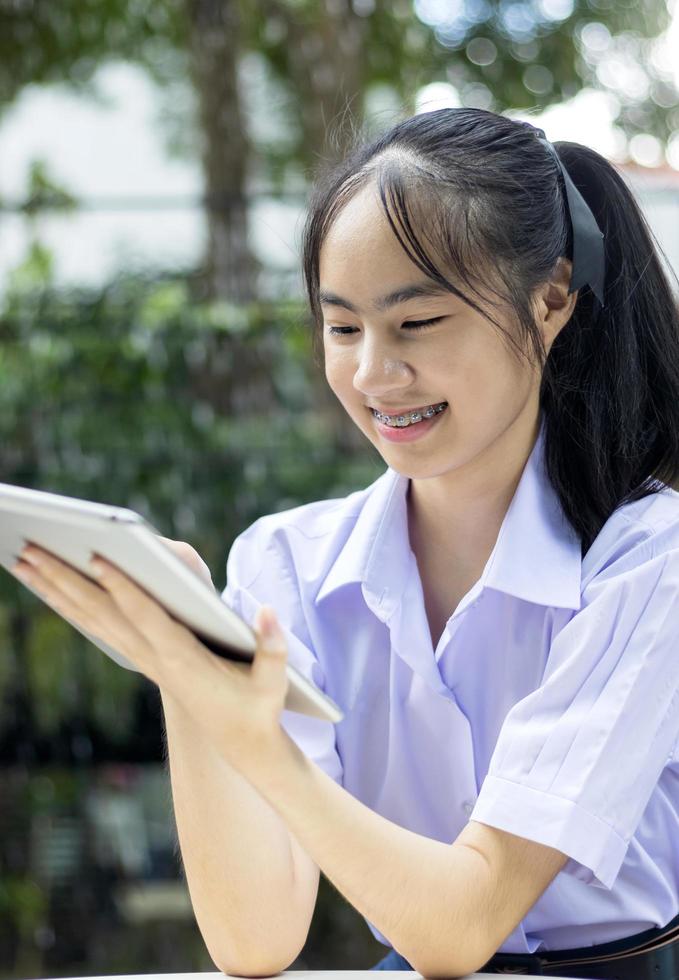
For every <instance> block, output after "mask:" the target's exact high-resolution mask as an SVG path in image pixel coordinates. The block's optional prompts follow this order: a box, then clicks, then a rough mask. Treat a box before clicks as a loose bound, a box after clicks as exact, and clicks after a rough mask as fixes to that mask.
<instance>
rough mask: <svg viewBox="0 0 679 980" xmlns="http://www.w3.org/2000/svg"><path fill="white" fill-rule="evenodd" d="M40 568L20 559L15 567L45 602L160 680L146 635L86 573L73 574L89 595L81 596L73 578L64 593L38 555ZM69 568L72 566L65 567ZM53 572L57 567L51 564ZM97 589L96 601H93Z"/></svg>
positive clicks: (153, 679)
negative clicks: (143, 634) (45, 571)
mask: <svg viewBox="0 0 679 980" xmlns="http://www.w3.org/2000/svg"><path fill="white" fill-rule="evenodd" d="M38 560H39V561H40V569H39V568H38V567H37V566H36V565H31V564H28V562H24V561H21V562H19V563H18V564H17V565H15V566H14V567H13V568H12V571H13V573H14V574H15V575H16V576H17V578H18V579H20V581H23V582H25V583H26V585H29V586H30V587H31V588H32V589H33V590H34V591H35V592H36V593H37V594H38V595H39V596H40V598H42V599H44V601H45V602H47V603H49V605H50V606H51V607H52V608H53V609H54V610H55V611H56V612H57V613H59V615H61V616H64V617H66V618H67V619H69V620H70V621H71V622H72V624H73V625H74V626H76V627H77V628H80V629H82V630H84V631H85V632H87V633H88V634H90V636H91V637H93V638H95V639H98V640H102V641H103V642H104V643H106V644H107V645H108V646H110V647H112V648H113V649H114V650H116V651H117V652H119V653H121V654H123V656H124V657H126V658H127V659H128V660H130V661H131V663H133V664H134V665H135V666H136V667H137V668H138V669H139V670H141V671H142V672H143V673H144V674H146V676H147V677H149V679H150V680H152V681H154V682H155V683H157V677H156V671H155V667H154V661H155V657H154V656H153V651H152V650H151V649H150V647H149V645H148V642H147V640H146V638H145V637H144V636H142V634H141V633H140V632H139V631H138V630H137V629H136V628H135V626H134V624H133V623H131V622H130V621H129V620H127V619H126V618H125V617H124V616H123V615H122V613H121V612H120V610H119V609H118V607H117V606H116V605H115V603H114V602H113V600H112V598H111V597H110V596H109V595H108V593H107V592H106V591H105V590H104V589H102V588H99V586H92V583H91V582H90V581H89V579H87V578H86V577H85V576H84V575H79V573H74V574H75V575H76V576H77V577H78V578H79V579H80V580H81V581H82V583H83V585H82V591H83V593H87V594H86V595H84V597H83V596H79V595H78V592H77V585H74V583H73V582H72V581H71V583H70V585H69V594H67V593H65V592H62V591H61V590H60V589H59V587H58V586H57V585H56V584H55V579H54V578H52V579H48V578H46V577H45V575H44V574H43V570H44V567H45V566H44V564H43V561H42V556H39V559H38ZM66 567H69V566H66ZM52 574H54V566H52ZM93 590H94V594H95V601H94V602H93V601H92V597H91V596H92V592H93Z"/></svg>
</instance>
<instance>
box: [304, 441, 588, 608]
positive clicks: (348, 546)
mask: <svg viewBox="0 0 679 980" xmlns="http://www.w3.org/2000/svg"><path fill="white" fill-rule="evenodd" d="M408 483H409V477H406V476H403V475H402V474H400V473H397V472H396V471H395V470H393V469H391V467H388V468H387V470H386V472H385V473H383V474H382V476H380V477H379V478H378V479H377V480H376V481H375V482H374V483H373V484H372V486H371V487H370V488H369V490H368V496H367V498H366V501H365V504H364V506H363V508H362V510H361V511H360V513H359V515H358V518H357V520H356V523H355V525H354V527H353V530H352V532H351V534H350V535H349V538H348V539H347V541H346V543H345V544H344V546H343V548H342V550H341V551H340V553H339V555H338V556H337V558H336V559H335V561H334V562H333V564H332V565H331V566H330V569H329V571H328V573H327V575H326V576H325V578H324V579H323V581H322V582H321V586H320V588H319V590H318V593H317V595H316V600H315V601H316V603H317V604H318V603H320V602H321V601H322V600H323V599H325V598H326V597H327V596H328V595H330V594H331V593H332V592H334V591H335V590H336V589H339V588H341V587H342V586H344V585H347V584H349V583H352V582H361V583H363V586H364V591H367V592H369V593H372V595H373V596H375V599H376V601H377V603H378V605H382V604H383V603H390V602H393V601H394V600H396V599H398V598H399V597H400V596H401V594H402V593H403V590H404V588H405V584H406V580H407V575H408V570H409V567H410V561H411V559H412V557H413V553H412V550H411V548H410V541H409V536H408V513H407V501H406V491H407V489H408ZM581 576H582V555H581V548H580V538H579V537H578V535H577V534H576V532H575V530H574V529H573V527H572V525H571V524H570V523H569V521H568V520H567V518H566V516H565V514H564V512H563V509H562V507H561V503H560V501H559V498H558V496H557V494H556V492H555V490H554V488H553V487H552V484H551V481H550V480H549V478H548V476H547V473H546V470H545V465H544V422H543V424H542V425H541V427H540V430H539V433H538V437H537V439H536V441H535V445H534V446H533V449H532V451H531V454H530V456H529V457H528V460H527V462H526V465H525V467H524V469H523V473H522V474H521V478H520V480H519V483H518V486H517V488H516V491H515V493H514V496H513V498H512V501H511V503H510V505H509V508H508V510H507V513H506V514H505V517H504V519H503V521H502V524H501V526H500V531H499V533H498V536H497V539H496V542H495V546H494V548H493V551H492V552H491V554H490V556H489V558H488V561H487V562H486V565H485V567H484V570H483V572H482V574H481V579H480V581H479V586H480V588H488V589H495V590H496V591H498V592H504V593H507V594H508V595H513V596H516V597H517V598H518V599H524V600H526V601H527V602H534V603H538V604H539V605H543V606H556V607H559V608H566V609H579V608H580V606H581Z"/></svg>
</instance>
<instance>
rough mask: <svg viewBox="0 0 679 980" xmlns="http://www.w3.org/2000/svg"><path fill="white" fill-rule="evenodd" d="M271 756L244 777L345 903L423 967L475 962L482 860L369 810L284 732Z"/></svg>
mask: <svg viewBox="0 0 679 980" xmlns="http://www.w3.org/2000/svg"><path fill="white" fill-rule="evenodd" d="M277 756H278V757H277V759H276V761H275V765H271V763H270V762H269V763H268V764H267V765H266V766H263V768H262V770H261V771H260V772H253V773H252V774H248V778H249V779H250V780H251V781H252V782H253V785H256V786H257V788H258V789H259V791H260V793H261V794H262V795H263V796H264V797H266V798H267V799H268V800H269V802H270V803H271V805H272V807H274V808H275V809H276V811H277V812H278V813H279V814H280V816H281V817H282V819H283V820H284V822H285V823H286V825H287V827H288V828H289V830H290V831H291V832H292V834H293V835H294V836H295V837H296V838H297V840H298V841H299V843H300V844H301V845H302V847H303V848H304V849H305V850H306V851H307V853H308V854H309V855H310V856H311V857H312V858H313V859H314V860H315V861H316V863H317V864H318V865H319V867H320V868H321V870H322V871H323V873H324V874H325V875H326V877H327V878H328V879H329V880H330V881H332V883H333V884H334V885H335V887H336V888H337V889H338V891H339V892H341V894H342V895H343V896H344V897H345V898H346V899H347V901H348V902H350V904H351V905H352V906H353V907H354V908H356V909H357V910H358V911H359V912H360V913H361V914H362V915H364V916H365V917H366V918H367V919H369V920H370V921H371V922H372V923H374V925H375V926H377V928H378V929H379V930H380V932H382V933H383V934H384V935H385V936H386V937H387V938H388V939H389V940H390V942H391V943H392V945H393V946H394V948H395V949H396V950H397V951H398V952H399V953H401V954H402V955H403V956H405V958H406V959H407V960H408V961H409V962H410V963H411V964H412V965H413V966H414V967H415V969H417V970H418V971H419V972H421V973H424V972H425V971H426V972H427V973H428V975H429V976H434V975H436V974H437V972H438V971H439V970H441V975H447V976H465V975H467V974H468V973H470V972H473V971H474V970H477V969H478V968H479V967H480V966H482V965H483V963H484V962H485V961H486V957H485V944H486V935H485V925H484V921H483V906H484V898H485V893H484V889H485V888H487V881H488V878H487V868H486V866H485V862H484V859H483V857H482V856H481V855H480V854H478V853H477V852H476V851H473V850H471V849H470V848H467V847H465V846H463V845H451V844H447V843H442V842H440V841H436V840H432V839H431V838H428V837H423V836H421V835H419V834H416V833H414V832H413V831H410V830H407V829H405V828H403V827H400V826H399V825H398V824H395V823H393V822H392V821H390V820H388V819H386V818H385V817H383V816H381V815H380V814H378V813H375V812H374V811H373V810H371V809H370V808H369V807H367V806H365V805H364V804H363V803H361V802H360V801H359V800H357V799H356V798H355V797H353V796H352V795H351V794H350V793H348V792H347V791H346V790H345V789H343V788H342V787H341V786H339V785H338V784H337V783H336V782H335V781H334V780H332V779H331V778H330V777H329V776H328V775H327V774H326V773H325V772H323V770H322V769H320V768H319V767H318V766H317V765H315V764H314V763H313V762H311V761H310V760H309V759H308V758H307V757H306V756H305V755H304V753H303V752H302V751H301V750H300V749H299V748H298V747H297V745H296V744H295V743H294V741H293V740H292V739H291V738H290V737H289V736H288V735H287V733H286V732H285V731H284V730H283V729H281V740H280V746H279V749H278V750H277Z"/></svg>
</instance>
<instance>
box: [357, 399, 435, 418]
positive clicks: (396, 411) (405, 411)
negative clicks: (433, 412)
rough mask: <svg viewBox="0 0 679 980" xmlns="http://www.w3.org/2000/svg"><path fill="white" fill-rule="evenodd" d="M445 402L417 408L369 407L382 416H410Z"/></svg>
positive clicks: (431, 403)
mask: <svg viewBox="0 0 679 980" xmlns="http://www.w3.org/2000/svg"><path fill="white" fill-rule="evenodd" d="M442 404H443V401H439V402H425V404H424V405H418V406H417V407H416V408H378V407H377V406H376V405H368V408H369V409H370V410H371V411H375V412H381V413H382V415H409V414H410V413H411V412H421V411H423V410H424V409H425V408H429V406H430V405H442Z"/></svg>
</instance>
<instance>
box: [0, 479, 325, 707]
mask: <svg viewBox="0 0 679 980" xmlns="http://www.w3.org/2000/svg"><path fill="white" fill-rule="evenodd" d="M28 541H32V542H34V543H35V544H37V545H38V546H39V547H41V548H44V549H45V550H46V551H51V552H52V553H53V554H55V555H56V556H57V557H58V558H61V559H62V560H63V561H65V562H67V563H68V564H69V565H72V566H73V568H75V569H77V570H78V571H79V572H81V573H82V574H83V575H86V576H87V577H88V578H89V579H91V580H92V581H94V582H96V579H95V578H94V576H93V575H92V572H91V570H90V568H89V562H90V560H91V558H92V555H93V553H94V552H97V553H98V554H100V555H101V556H102V557H103V558H106V559H108V560H109V561H111V562H112V563H113V564H115V565H117V566H118V567H119V568H120V569H122V571H123V572H125V574H127V575H129V576H130V578H132V579H134V581H135V582H137V583H138V584H139V585H141V586H142V588H144V589H145V590H146V591H147V592H148V593H149V594H150V595H152V596H153V597H154V598H155V599H157V600H158V602H160V603H161V604H162V605H163V606H164V607H165V609H166V610H167V611H168V612H169V613H170V615H172V616H174V618H175V619H178V620H179V621H180V622H182V623H183V624H184V625H185V626H188V627H189V629H190V630H191V631H192V632H193V633H194V634H195V636H196V637H197V638H198V639H199V640H200V641H201V643H203V644H204V645H205V646H206V647H208V648H209V649H210V650H212V652H213V653H215V654H217V655H218V656H220V657H224V658H225V659H227V660H240V661H246V662H247V661H251V660H252V658H253V656H254V652H255V647H256V638H255V633H254V631H253V630H252V629H251V627H250V626H249V625H248V623H246V622H245V621H244V620H243V619H241V617H240V616H239V615H238V614H237V613H236V612H234V611H233V609H230V608H229V606H227V605H226V603H225V602H224V601H223V600H222V598H221V596H220V594H219V593H218V592H217V591H216V590H215V589H213V588H212V587H211V586H210V585H209V583H208V582H207V581H206V580H205V579H204V578H202V577H201V576H200V575H199V574H198V572H196V571H194V570H193V569H192V568H190V567H189V566H188V565H187V564H186V562H184V561H182V559H181V558H179V556H178V555H176V554H175V552H174V551H173V550H172V549H171V548H170V546H169V545H168V544H166V543H165V542H164V541H163V539H162V535H161V534H160V531H158V530H157V529H156V528H154V527H153V525H151V524H149V522H148V521H146V520H145V519H144V518H143V517H142V516H141V515H140V514H137V513H136V511H133V510H129V509H128V508H126V507H115V506H109V505H107V504H100V503H94V502H92V501H89V500H79V499H78V498H76V497H67V496H62V495H60V494H55V493H47V492H45V491H43V490H30V489H28V488H26V487H17V486H13V485H11V484H7V483H0V564H2V565H3V566H4V567H5V568H6V569H7V571H8V572H10V574H13V573H12V567H13V566H14V565H15V564H16V562H17V559H18V557H19V553H20V552H21V550H22V549H23V547H24V545H25V544H26V543H27V542H28ZM17 581H19V579H17ZM22 584H25V585H26V588H29V589H30V588H31V587H30V585H28V584H26V583H22ZM31 591H32V592H35V590H33V589H31ZM35 594H37V593H35ZM40 598H42V597H40ZM43 601H44V602H47V600H46V599H45V600H43ZM48 605H49V603H48ZM63 618H64V619H66V620H67V621H68V622H69V623H71V625H72V626H74V627H75V628H76V629H78V630H79V631H80V632H81V633H82V634H83V635H84V636H86V637H87V639H88V640H90V641H91V642H92V643H94V644H95V646H98V647H99V649H100V650H103V651H104V653H106V654H108V656H109V657H111V658H112V659H113V660H115V661H116V663H118V664H120V666H121V667H126V668H127V669H128V670H137V667H135V665H134V664H132V663H131V662H130V661H129V660H127V659H126V658H125V657H124V656H123V655H122V654H120V653H118V651H116V650H114V649H112V648H111V647H110V646H108V645H107V644H106V643H104V642H103V641H102V640H99V639H97V638H96V637H94V636H92V635H91V634H90V633H88V632H87V631H86V630H83V629H80V627H79V626H77V625H76V623H74V622H73V621H72V620H71V619H69V618H68V617H67V616H65V617H63ZM287 672H288V678H289V680H290V686H289V688H288V694H287V698H286V701H285V707H286V708H288V709H289V710H290V711H298V712H301V713H302V714H306V715H311V716H312V717H314V718H322V719H324V720H325V721H332V722H338V721H341V720H342V718H343V717H344V714H343V712H342V710H341V709H340V708H339V706H338V705H337V704H335V702H334V701H333V700H332V699H331V698H329V697H328V696H327V694H324V693H323V691H320V690H319V689H318V688H317V687H316V685H315V684H313V683H312V682H311V681H309V680H307V678H306V677H304V676H303V674H301V673H300V672H299V671H298V670H297V669H296V668H295V667H293V666H292V665H291V664H289V663H288V664H287Z"/></svg>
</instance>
